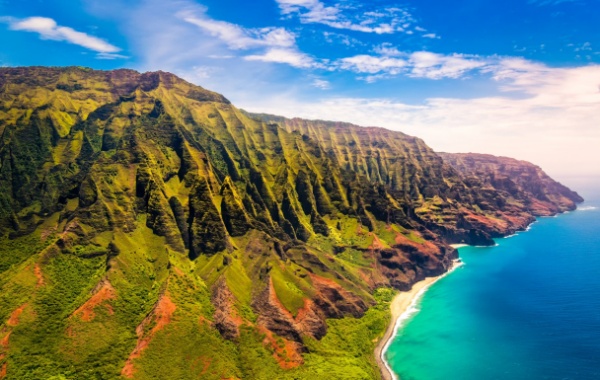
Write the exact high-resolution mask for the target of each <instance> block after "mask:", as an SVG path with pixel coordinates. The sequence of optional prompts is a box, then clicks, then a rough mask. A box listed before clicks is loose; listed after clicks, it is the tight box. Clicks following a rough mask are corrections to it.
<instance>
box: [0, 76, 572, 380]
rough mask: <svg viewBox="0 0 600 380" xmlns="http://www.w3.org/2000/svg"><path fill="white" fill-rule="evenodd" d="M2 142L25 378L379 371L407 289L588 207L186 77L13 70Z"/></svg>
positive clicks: (9, 327)
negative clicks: (500, 239)
mask: <svg viewBox="0 0 600 380" xmlns="http://www.w3.org/2000/svg"><path fill="white" fill-rule="evenodd" d="M0 136H1V137H0V236H1V242H0V378H6V379H39V378H49V377H50V378H52V377H53V376H57V378H61V377H58V376H63V377H62V378H77V379H98V378H102V379H108V378H133V379H154V378H162V379H179V378H185V379H187V378H202V379H224V378H244V379H273V378H278V379H319V378H322V379H325V378H327V379H331V378H336V379H344V378H347V379H371V378H378V377H379V371H378V369H377V368H376V365H375V361H374V358H373V356H372V351H373V348H374V346H375V343H376V341H377V339H378V338H379V337H380V336H381V335H382V334H383V331H384V330H385V328H386V325H387V322H388V320H389V314H388V311H387V305H388V303H389V301H390V299H391V297H392V295H393V289H396V290H406V289H409V288H410V286H411V285H412V284H413V283H415V282H416V281H418V280H420V279H422V278H424V277H427V276H433V275H438V274H441V273H443V272H445V271H446V269H447V268H448V267H449V265H450V262H451V260H452V259H454V258H455V257H456V251H455V250H454V249H452V248H451V247H450V246H448V244H450V243H459V242H465V243H471V244H492V243H493V241H492V240H491V238H492V237H497V236H503V235H507V234H510V233H512V232H514V231H516V230H518V229H523V228H525V227H526V226H527V224H528V223H530V222H531V221H533V220H534V216H535V215H546V214H548V213H556V212H560V211H564V210H566V209H572V208H574V207H575V204H574V203H566V202H565V201H564V199H571V200H572V201H573V202H577V201H579V198H577V196H576V195H574V194H573V193H571V192H570V190H568V189H566V188H564V187H561V186H559V185H557V184H555V183H554V181H552V180H551V179H550V178H547V177H543V182H544V187H543V189H544V190H543V196H544V198H543V199H542V198H540V197H541V196H542V195H541V193H540V192H539V191H534V190H532V188H530V187H528V183H530V182H528V181H529V180H528V178H530V177H531V176H530V177H527V176H525V175H524V174H523V173H525V172H527V170H529V166H528V165H530V164H526V163H516V164H514V165H515V166H516V167H517V168H521V167H522V168H523V169H522V170H521V171H519V170H516V169H515V170H508V169H506V167H505V166H502V168H499V167H498V166H497V165H495V164H494V165H492V164H485V163H478V164H476V165H471V164H467V163H468V162H471V161H469V160H467V159H463V160H462V161H460V162H459V160H452V159H451V158H450V157H449V156H446V155H441V156H440V155H438V154H436V153H435V152H433V151H432V150H431V149H430V148H429V147H427V145H426V144H425V143H424V142H423V141H421V140H420V139H418V138H414V137H410V136H407V135H404V134H402V133H399V132H392V131H388V130H384V129H380V128H361V127H357V126H354V125H350V124H343V123H330V122H320V121H305V120H300V119H292V120H290V119H283V118H277V117H270V116H267V115H250V114H247V113H246V112H243V111H241V110H239V109H237V108H236V107H235V106H233V105H232V104H231V103H230V102H229V101H228V100H227V99H226V98H224V97H223V96H221V95H219V94H216V93H213V92H210V91H208V90H205V89H203V88H201V87H198V86H195V85H192V84H190V83H187V82H185V81H183V80H181V79H179V78H177V77H176V76H174V75H172V74H169V73H165V72H151V73H144V74H140V73H138V72H135V71H132V70H115V71H94V70H90V69H84V68H43V67H35V68H0ZM490 173H496V174H494V175H492V174H490ZM498 173H501V174H502V176H503V177H502V178H504V180H501V179H502V178H500V177H499V175H497V174H498ZM536 173H538V172H536ZM538 174H539V173H538ZM515 176H516V177H515ZM540 176H541V174H540ZM517 177H518V178H517ZM507 178H508V179H507ZM511 181H512V182H511ZM508 182H511V183H512V184H513V185H514V186H513V185H510V184H508ZM511 186H512V187H511ZM532 197H537V198H535V199H540V202H544V203H543V204H544V205H545V208H543V209H542V208H541V206H540V207H537V208H532V207H530V205H531V200H532V199H533V198H532ZM536 204H537V203H536Z"/></svg>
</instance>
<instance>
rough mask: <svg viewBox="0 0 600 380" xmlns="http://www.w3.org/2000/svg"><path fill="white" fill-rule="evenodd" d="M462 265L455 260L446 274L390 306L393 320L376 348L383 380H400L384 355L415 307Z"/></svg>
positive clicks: (400, 295) (426, 281) (397, 298)
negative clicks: (440, 281)
mask: <svg viewBox="0 0 600 380" xmlns="http://www.w3.org/2000/svg"><path fill="white" fill-rule="evenodd" d="M461 265H463V264H462V262H460V260H455V261H453V262H452V266H451V267H450V268H449V269H448V271H447V272H446V273H443V274H441V275H439V276H436V277H427V278H425V279H424V280H421V281H419V282H417V283H415V284H414V285H413V286H412V288H411V289H410V290H409V291H407V292H400V293H398V294H397V295H396V296H395V297H394V299H393V300H392V302H391V304H390V311H391V313H392V319H391V321H390V324H389V325H388V327H387V329H386V331H385V334H383V337H382V338H381V339H380V340H379V342H378V343H377V346H376V347H375V361H376V362H377V366H378V367H379V371H380V372H381V378H382V379H383V380H398V377H397V376H396V375H395V374H394V373H393V371H392V369H391V368H390V366H389V364H388V362H387V360H386V359H385V357H384V355H385V352H386V351H387V348H388V346H389V345H390V343H391V341H392V338H393V337H394V336H395V335H396V332H397V331H398V329H399V328H400V327H401V325H402V322H403V321H405V320H406V319H408V318H409V317H410V316H411V315H412V314H413V308H414V306H415V305H416V304H417V302H418V301H419V299H420V298H421V296H422V295H423V294H424V293H425V292H426V291H427V289H428V288H429V287H430V286H431V285H433V284H434V283H435V282H436V281H438V280H440V279H441V278H443V277H445V276H447V275H448V274H450V273H452V271H454V270H455V269H456V268H458V267H460V266H461Z"/></svg>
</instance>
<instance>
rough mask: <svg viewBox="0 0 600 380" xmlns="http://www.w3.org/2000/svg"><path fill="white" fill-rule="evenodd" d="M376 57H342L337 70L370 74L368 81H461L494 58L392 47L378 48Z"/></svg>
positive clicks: (383, 46)
mask: <svg viewBox="0 0 600 380" xmlns="http://www.w3.org/2000/svg"><path fill="white" fill-rule="evenodd" d="M375 53H376V54H377V55H366V54H362V55H356V56H353V57H347V58H342V59H340V60H339V61H338V62H337V67H338V68H341V69H343V70H350V71H353V72H356V73H359V74H371V75H369V76H367V77H362V78H366V79H367V81H372V80H374V79H380V78H387V77H390V76H395V75H399V74H404V75H407V76H409V77H414V78H428V79H443V78H460V77H462V76H464V75H465V74H467V73H469V72H471V71H473V70H475V69H483V68H485V67H487V66H489V65H490V64H491V59H489V58H482V57H479V56H474V55H465V54H450V55H444V54H438V53H432V52H428V51H417V52H412V53H408V52H401V51H399V50H398V49H396V48H394V47H392V46H391V45H381V46H378V47H376V48H375Z"/></svg>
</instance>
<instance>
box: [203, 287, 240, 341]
mask: <svg viewBox="0 0 600 380" xmlns="http://www.w3.org/2000/svg"><path fill="white" fill-rule="evenodd" d="M211 301H212V303H213V305H214V306H215V314H214V316H213V318H214V320H213V326H214V327H215V328H216V329H217V330H219V332H220V333H221V336H222V337H223V338H225V339H228V340H234V339H236V338H238V337H239V336H240V325H241V324H242V319H241V318H240V316H239V315H238V312H237V310H236V308H235V297H234V295H233V294H232V293H231V291H230V290H229V288H228V287H227V283H226V282H225V280H220V281H219V282H217V283H216V284H215V285H214V286H213V291H212V297H211Z"/></svg>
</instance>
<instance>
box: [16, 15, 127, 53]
mask: <svg viewBox="0 0 600 380" xmlns="http://www.w3.org/2000/svg"><path fill="white" fill-rule="evenodd" d="M4 21H7V22H8V23H9V28H10V29H11V30H15V31H24V32H34V33H38V34H39V35H40V37H41V38H42V39H46V40H54V41H65V42H68V43H71V44H74V45H79V46H81V47H84V48H86V49H89V50H93V51H95V52H98V53H99V55H98V57H99V58H104V59H114V58H126V57H125V56H123V55H119V54H115V53H117V52H119V51H121V49H119V48H118V47H116V46H114V45H111V44H110V43H108V42H106V41H105V40H103V39H101V38H98V37H94V36H91V35H89V34H86V33H83V32H79V31H77V30H75V29H73V28H69V27H67V26H60V25H58V24H57V23H56V21H54V20H53V19H51V18H48V17H28V18H25V19H15V18H4Z"/></svg>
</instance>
